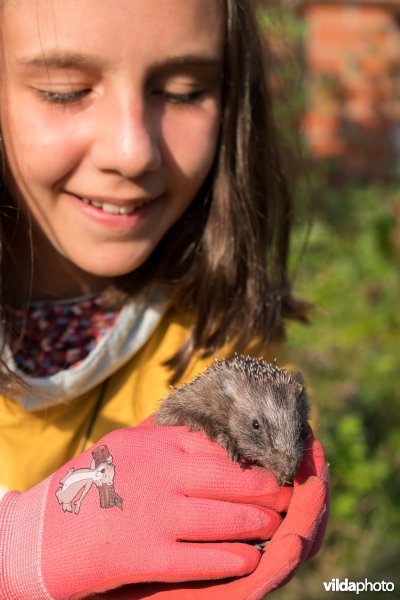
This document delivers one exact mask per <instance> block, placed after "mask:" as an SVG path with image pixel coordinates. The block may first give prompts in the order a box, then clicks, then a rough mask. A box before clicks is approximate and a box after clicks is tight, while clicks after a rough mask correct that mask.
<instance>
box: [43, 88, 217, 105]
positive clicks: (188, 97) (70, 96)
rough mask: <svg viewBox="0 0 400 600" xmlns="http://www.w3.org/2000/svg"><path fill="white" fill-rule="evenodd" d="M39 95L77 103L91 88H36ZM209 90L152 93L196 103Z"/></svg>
mask: <svg viewBox="0 0 400 600" xmlns="http://www.w3.org/2000/svg"><path fill="white" fill-rule="evenodd" d="M36 92H37V93H38V94H39V96H40V97H41V98H42V99H43V100H45V101H46V102H48V103H50V104H76V103H78V102H80V101H81V100H83V99H84V98H86V97H87V96H88V95H89V94H90V93H91V90H90V89H82V90H76V91H70V92H52V91H50V90H44V89H36ZM206 92H207V90H204V89H201V90H196V91H193V92H187V93H176V92H168V91H155V92H153V93H152V95H154V96H157V97H160V98H162V99H163V100H164V101H165V102H167V103H169V104H176V105H179V104H195V103H196V102H197V101H199V100H200V99H201V98H202V97H203V96H204V95H205V94H206Z"/></svg>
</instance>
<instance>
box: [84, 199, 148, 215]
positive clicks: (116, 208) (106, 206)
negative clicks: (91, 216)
mask: <svg viewBox="0 0 400 600" xmlns="http://www.w3.org/2000/svg"><path fill="white" fill-rule="evenodd" d="M74 196H75V197H76V198H78V200H80V201H81V202H83V203H84V204H87V205H89V206H94V207H95V208H97V209H99V210H102V211H103V212H105V213H108V214H110V215H131V214H133V213H134V212H135V211H137V210H139V208H142V207H143V206H146V205H147V204H150V202H152V198H146V199H141V200H135V201H132V202H124V203H123V204H122V203H117V202H112V201H111V200H101V201H100V200H92V199H91V198H85V197H82V196H78V195H76V194H74Z"/></svg>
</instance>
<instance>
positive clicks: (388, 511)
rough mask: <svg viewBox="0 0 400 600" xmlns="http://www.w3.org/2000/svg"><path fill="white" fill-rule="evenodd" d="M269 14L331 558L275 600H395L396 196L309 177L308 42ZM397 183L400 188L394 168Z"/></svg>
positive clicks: (316, 172) (398, 532)
mask: <svg viewBox="0 0 400 600" xmlns="http://www.w3.org/2000/svg"><path fill="white" fill-rule="evenodd" d="M263 6H264V7H263V9H262V10H261V13H260V18H261V21H262V24H263V26H264V30H265V35H266V38H267V39H268V41H269V42H270V45H271V46H272V50H273V56H274V58H275V63H274V64H273V65H272V67H271V72H270V76H272V82H273V84H274V85H275V91H276V90H277V91H278V93H277V94H276V109H275V110H276V117H277V121H278V124H279V126H280V128H281V130H282V133H281V140H282V147H283V155H284V157H285V159H286V158H287V155H288V154H289V161H288V166H289V170H288V172H289V173H290V174H291V181H292V184H293V189H294V197H295V205H296V211H295V214H294V215H293V218H294V223H295V232H294V237H293V242H292V249H291V271H292V273H293V274H294V276H295V282H294V283H295V290H296V293H297V296H299V297H300V298H303V299H305V300H307V301H309V302H311V303H312V304H313V305H314V310H313V312H312V314H311V319H310V320H311V323H310V325H309V326H304V325H302V324H298V323H295V322H292V323H288V342H289V346H290V348H291V351H292V355H293V361H294V362H295V363H296V364H297V365H298V366H299V368H301V369H302V370H303V371H304V374H305V376H306V379H307V381H308V383H309V387H310V388H311V390H312V404H313V406H314V414H313V418H314V423H317V434H318V436H319V437H320V438H321V439H322V440H323V442H324V445H325V448H326V451H327V455H328V459H329V462H330V465H331V517H330V521H329V525H328V531H327V536H326V539H325V542H324V545H323V548H322V550H321V551H320V553H319V554H318V556H317V557H315V558H314V559H313V560H312V561H310V562H308V563H306V564H305V565H303V566H302V568H301V570H300V571H299V573H298V574H297V575H296V577H294V579H293V580H292V581H291V582H290V584H289V585H287V586H286V587H284V588H282V589H280V590H277V591H276V592H274V596H273V597H274V598H276V599H277V600H278V599H279V598H281V599H282V600H304V599H307V600H317V599H320V598H323V597H325V596H326V597H327V598H332V597H333V596H336V594H334V593H333V592H329V593H326V592H325V591H324V588H323V582H324V581H330V580H331V579H332V578H333V577H338V578H340V579H344V578H345V577H348V578H349V580H352V581H358V580H364V579H365V578H367V579H368V580H369V581H381V580H386V581H393V582H395V584H396V590H397V593H396V592H395V593H393V594H390V595H389V597H391V598H392V597H393V598H394V597H400V579H399V576H398V575H397V572H398V564H399V558H400V508H399V507H400V500H399V499H400V378H399V370H400V351H399V345H400V344H399V341H400V285H399V284H400V281H399V280H400V276H399V273H400V194H399V192H398V185H395V184H393V185H391V184H390V183H386V184H383V183H373V182H372V183H369V184H360V183H357V182H351V181H347V183H346V182H344V181H343V180H342V181H341V182H335V183H336V187H334V188H333V187H332V177H331V178H330V185H328V184H326V183H324V182H325V181H327V178H328V176H329V175H330V174H331V173H332V170H331V167H332V165H330V164H328V163H327V162H325V164H322V163H320V164H318V165H315V164H314V165H313V166H312V168H311V169H310V165H312V161H311V160H310V159H309V158H306V160H304V154H305V144H304V143H303V142H302V141H301V139H300V140H299V138H300V135H299V131H300V130H301V128H300V127H299V123H300V122H301V119H299V116H301V112H302V110H303V109H304V107H305V106H306V103H307V86H306V85H304V83H303V85H302V79H303V80H304V81H306V79H305V78H304V77H303V75H304V74H305V69H304V66H303V65H302V61H301V48H302V45H303V42H304V39H305V35H306V34H307V32H306V29H305V27H304V23H302V21H301V20H300V19H299V18H298V17H297V16H296V15H295V14H294V12H293V11H292V10H291V9H290V7H289V3H284V4H282V5H280V4H279V3H278V2H277V1H271V0H264V3H263ZM299 59H300V60H299ZM353 66H354V65H353ZM396 77H398V75H396ZM276 79H278V81H279V84H278V85H276ZM322 84H324V85H325V86H327V87H329V91H330V93H331V94H333V93H337V94H338V93H339V92H340V90H339V89H336V87H335V86H336V84H337V82H336V81H333V80H331V79H327V78H325V79H324V77H323V76H322V79H321V85H322ZM299 149H300V154H301V156H302V162H301V163H300V165H297V164H296V160H294V159H293V156H294V155H298V154H299V152H298V150H299ZM377 159H379V157H377ZM293 166H294V169H293ZM298 166H299V167H300V168H297V167H298ZM371 167H372V171H373V165H371ZM390 167H392V166H391V165H390ZM338 172H340V169H339V171H338ZM391 172H392V173H393V175H394V176H396V169H395V165H393V168H392V170H391ZM397 175H398V174H397ZM326 176H327V177H326ZM338 183H340V186H338ZM310 221H311V222H310ZM337 595H338V594H337ZM378 595H379V594H378ZM362 596H363V598H365V599H367V598H369V597H370V594H367V593H364V594H363V595H362ZM373 597H374V598H376V597H377V594H376V593H374V594H373Z"/></svg>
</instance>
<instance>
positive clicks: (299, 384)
mask: <svg viewBox="0 0 400 600" xmlns="http://www.w3.org/2000/svg"><path fill="white" fill-rule="evenodd" d="M292 380H293V382H294V383H295V384H296V388H297V391H298V393H299V394H301V393H302V392H303V391H304V388H305V383H304V379H303V375H302V374H301V373H299V372H296V373H292Z"/></svg>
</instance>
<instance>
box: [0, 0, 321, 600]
mask: <svg viewBox="0 0 400 600" xmlns="http://www.w3.org/2000/svg"><path fill="white" fill-rule="evenodd" d="M250 4H251V2H250V1H245V0H225V1H223V0H186V1H185V2H182V1H181V0H163V1H161V0H115V1H114V2H112V3H110V2H104V1H101V2H99V1H98V0H79V1H70V2H65V1H64V0H30V2H20V1H19V0H4V1H3V2H1V6H0V18H1V59H0V60H1V63H0V68H1V75H0V125H1V134H2V138H1V144H2V157H3V187H2V233H1V235H2V263H1V283H2V285H1V304H2V323H3V347H2V382H1V384H2V396H1V397H0V419H1V421H0V423H1V440H0V444H1V446H0V449H1V451H0V456H1V463H0V484H1V486H2V490H3V493H5V492H7V491H8V490H19V492H11V493H8V494H6V496H5V498H4V500H3V501H2V503H1V505H0V512H1V515H2V517H1V518H2V525H1V540H0V547H1V550H2V573H3V575H2V578H1V583H0V586H2V587H1V591H2V594H1V597H2V598H3V597H4V598H7V599H8V598H18V599H22V598H29V599H32V598H69V597H72V596H74V597H78V596H79V597H83V596H85V595H87V594H89V593H92V592H94V591H103V590H106V589H110V588H116V587H118V586H121V585H122V584H125V583H138V582H145V581H159V582H166V581H170V582H181V581H187V580H218V579H221V578H225V577H231V576H239V575H247V574H249V573H251V572H252V571H254V573H253V574H252V575H249V576H248V577H243V578H242V579H238V580H236V581H233V587H229V588H228V589H227V590H226V591H225V588H223V587H220V586H221V585H225V584H221V583H218V582H217V581H216V582H215V583H214V584H212V583H210V582H209V581H208V582H207V583H203V584H196V585H198V586H199V593H200V594H201V596H199V597H201V598H207V597H214V596H213V594H219V596H215V597H229V598H234V597H237V598H246V597H250V594H253V595H252V596H251V597H254V598H255V597H261V596H262V595H263V594H264V593H265V592H266V591H268V589H271V588H272V587H275V586H277V585H279V584H280V582H281V581H283V580H284V579H287V578H288V577H289V576H290V574H291V573H292V571H293V570H294V568H295V566H297V565H298V564H299V562H300V561H301V560H304V558H305V557H306V556H307V555H308V554H312V553H314V552H315V551H316V550H317V548H318V545H319V542H320V537H321V535H322V533H323V529H324V518H323V517H322V514H323V512H324V507H325V487H326V486H325V483H324V478H326V474H325V471H324V472H323V473H322V470H323V464H324V460H323V457H322V454H321V452H322V451H321V450H320V447H319V446H318V445H316V444H315V443H314V442H310V448H309V452H310V454H309V457H310V459H309V460H308V461H307V464H308V467H307V468H308V470H305V471H304V473H303V480H304V482H305V483H304V485H300V482H299V485H298V487H297V488H296V487H295V488H294V489H295V491H294V492H293V498H292V496H291V490H289V488H282V489H281V488H279V487H278V486H277V483H276V480H275V479H274V478H273V477H272V475H271V474H270V473H269V472H267V471H265V470H262V469H257V468H253V469H248V470H240V469H239V468H237V465H236V466H235V465H232V464H231V463H230V462H229V461H228V459H227V458H226V457H225V456H224V454H223V453H222V452H221V450H220V449H219V448H218V447H216V445H215V444H211V443H210V442H208V441H207V440H206V439H204V436H202V435H197V434H193V433H192V434H189V433H188V432H186V431H185V430H184V429H183V428H161V430H160V429H158V428H152V427H149V426H148V427H139V428H136V429H121V428H123V427H128V426H129V427H134V426H135V425H138V424H139V423H140V422H141V421H142V420H143V419H145V418H146V417H147V416H149V415H150V414H151V413H152V412H153V411H154V410H155V409H156V408H157V403H158V401H159V400H160V398H161V397H162V396H163V395H164V394H165V393H166V392H167V391H168V387H169V385H170V384H171V383H173V384H176V383H181V382H183V381H185V380H187V379H188V378H190V377H191V376H192V375H194V374H195V373H197V372H199V371H201V370H202V369H203V368H204V367H205V366H206V364H207V363H208V362H209V361H210V360H211V359H212V358H213V357H214V356H216V355H225V354H228V353H230V352H232V351H235V350H236V351H237V350H239V351H240V350H243V349H246V351H251V352H254V353H255V352H257V353H261V354H263V355H264V356H266V357H267V358H270V359H273V358H277V359H278V360H280V361H282V360H284V352H283V350H282V345H281V341H282V338H283V318H284V317H294V318H298V319H302V318H304V310H303V307H302V306H301V305H299V304H298V303H296V302H295V301H294V300H293V298H292V295H291V290H290V285H289V281H288V277H287V273H286V254H287V246H288V234H289V223H290V204H289V198H288V194H287V191H286V186H285V181H284V178H283V176H282V174H281V170H280V164H279V158H278V152H277V148H276V142H275V134H274V128H273V124H272V120H271V112H270V103H269V97H268V94H267V90H266V86H265V85H264V70H263V62H262V58H261V56H262V52H261V42H260V40H259V39H258V37H257V35H256V30H255V25H254V17H253V15H252V10H251V7H250ZM105 434H108V435H106V437H105V438H103V437H102V436H104V435H105ZM100 438H102V440H101V441H99V440H100ZM310 439H311V438H310ZM93 444H94V447H93V448H91V450H90V451H89V452H88V451H86V452H83V451H84V450H86V449H87V448H89V447H91V446H93ZM82 452H83V453H82ZM73 457H75V458H73ZM321 457H322V458H321ZM311 458H312V460H311ZM66 461H69V463H68V464H64V463H66ZM62 465H64V466H62ZM310 465H312V466H311V467H310ZM321 469H322V470H321ZM52 474H53V475H52ZM310 475H313V476H314V475H317V477H314V478H313V477H310ZM313 479H315V481H316V482H317V486H319V487H318V490H319V491H317V492H316V491H315V489H314V490H313V493H312V495H311V496H310V495H309V491H305V488H304V486H305V485H308V490H310V481H311V480H313ZM311 483H312V482H311ZM33 486H34V487H33ZM311 487H312V486H311ZM96 489H97V491H96ZM26 490H29V491H26ZM288 490H289V491H288ZM21 492H25V493H21ZM221 500H224V501H225V502H221ZM227 500H234V501H233V502H227ZM310 502H311V506H312V509H311V510H310V504H309V503H310ZM307 503H308V506H307V511H308V512H307V519H306V521H304V523H303V521H302V519H301V518H299V511H300V517H301V514H304V515H305V514H306V511H305V508H304V507H305V505H306V504H307ZM288 506H289V508H290V510H289V513H288V517H286V519H285V520H284V524H283V525H285V527H286V530H287V531H286V542H285V543H283V542H282V539H280V537H279V536H280V535H282V534H279V532H280V531H282V529H281V528H278V525H279V524H280V522H281V520H282V517H281V516H280V513H281V512H282V511H285V512H286V511H287V510H288ZM291 507H297V508H296V509H295V508H293V509H291ZM295 513H296V514H297V521H296V518H294V517H292V518H289V514H292V515H294V514H295ZM295 522H297V523H299V522H301V523H303V525H302V527H300V529H299V528H298V527H299V526H298V525H293V523H295ZM283 525H282V526H283ZM275 532H276V533H275ZM288 532H290V535H291V536H292V537H291V538H290V540H291V543H290V544H289V545H287V543H288V542H287V540H288V539H289V537H290V536H289V537H288V535H287V534H288ZM274 534H275V535H274ZM273 535H274V537H273V540H276V543H275V546H276V550H275V552H276V551H278V555H279V556H280V557H281V558H280V559H279V560H278V559H277V558H276V554H275V563H276V572H275V573H273V572H271V571H269V569H270V561H269V560H264V559H267V558H268V557H267V553H264V554H265V557H264V556H263V560H262V561H260V554H259V552H258V550H256V549H255V548H254V547H253V546H250V545H249V544H244V543H239V542H235V543H233V542H229V541H225V542H224V543H218V544H213V543H209V544H187V543H186V544H185V543H182V542H179V543H178V541H177V540H181V539H183V540H193V541H202V542H205V541H215V540H217V541H219V542H221V540H240V539H247V540H248V539H253V538H256V539H257V538H258V539H260V538H261V539H267V538H271V537H272V536H273ZM299 536H302V537H303V538H304V539H307V540H308V542H307V543H308V546H307V548H306V549H305V548H304V547H300V546H299V544H298V543H297V542H296V541H293V540H299V539H300V538H299ZM279 539H280V541H279ZM271 545H272V542H271ZM117 553H118V554H117ZM294 557H295V558H294ZM258 563H259V566H257V565H258ZM261 565H262V568H261ZM264 565H265V566H264ZM256 567H257V568H256ZM278 572H279V576H278V575H277V573H278ZM255 574H256V576H255ZM185 585H187V584H185ZM193 585H194V584H193ZM182 586H183V584H182V585H179V584H176V583H175V584H174V586H173V587H172V588H171V587H170V588H167V587H166V586H164V587H163V588H161V587H159V588H157V590H158V592H159V593H160V594H162V595H163V597H164V596H166V597H167V596H170V597H171V598H178V597H179V596H178V594H179V593H181V592H180V591H179V590H181V589H183V588H182ZM235 586H236V587H235ZM243 586H244V587H243ZM266 586H267V587H266ZM149 589H150V588H148V590H149ZM185 589H187V588H185ZM257 590H258V591H257ZM153 592H154V589H153V591H151V590H150V591H146V588H139V587H138V586H136V587H135V588H134V591H133V590H130V592H129V593H130V594H131V595H130V596H129V597H133V594H142V595H141V596H140V595H139V596H138V597H143V596H145V595H146V594H147V593H153ZM182 593H185V592H182ZM207 594H208V595H207ZM221 594H226V595H225V596H224V595H222V596H221ZM235 594H236V596H235ZM254 594H255V595H254ZM257 594H258V595H257ZM260 594H261V596H260Z"/></svg>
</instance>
